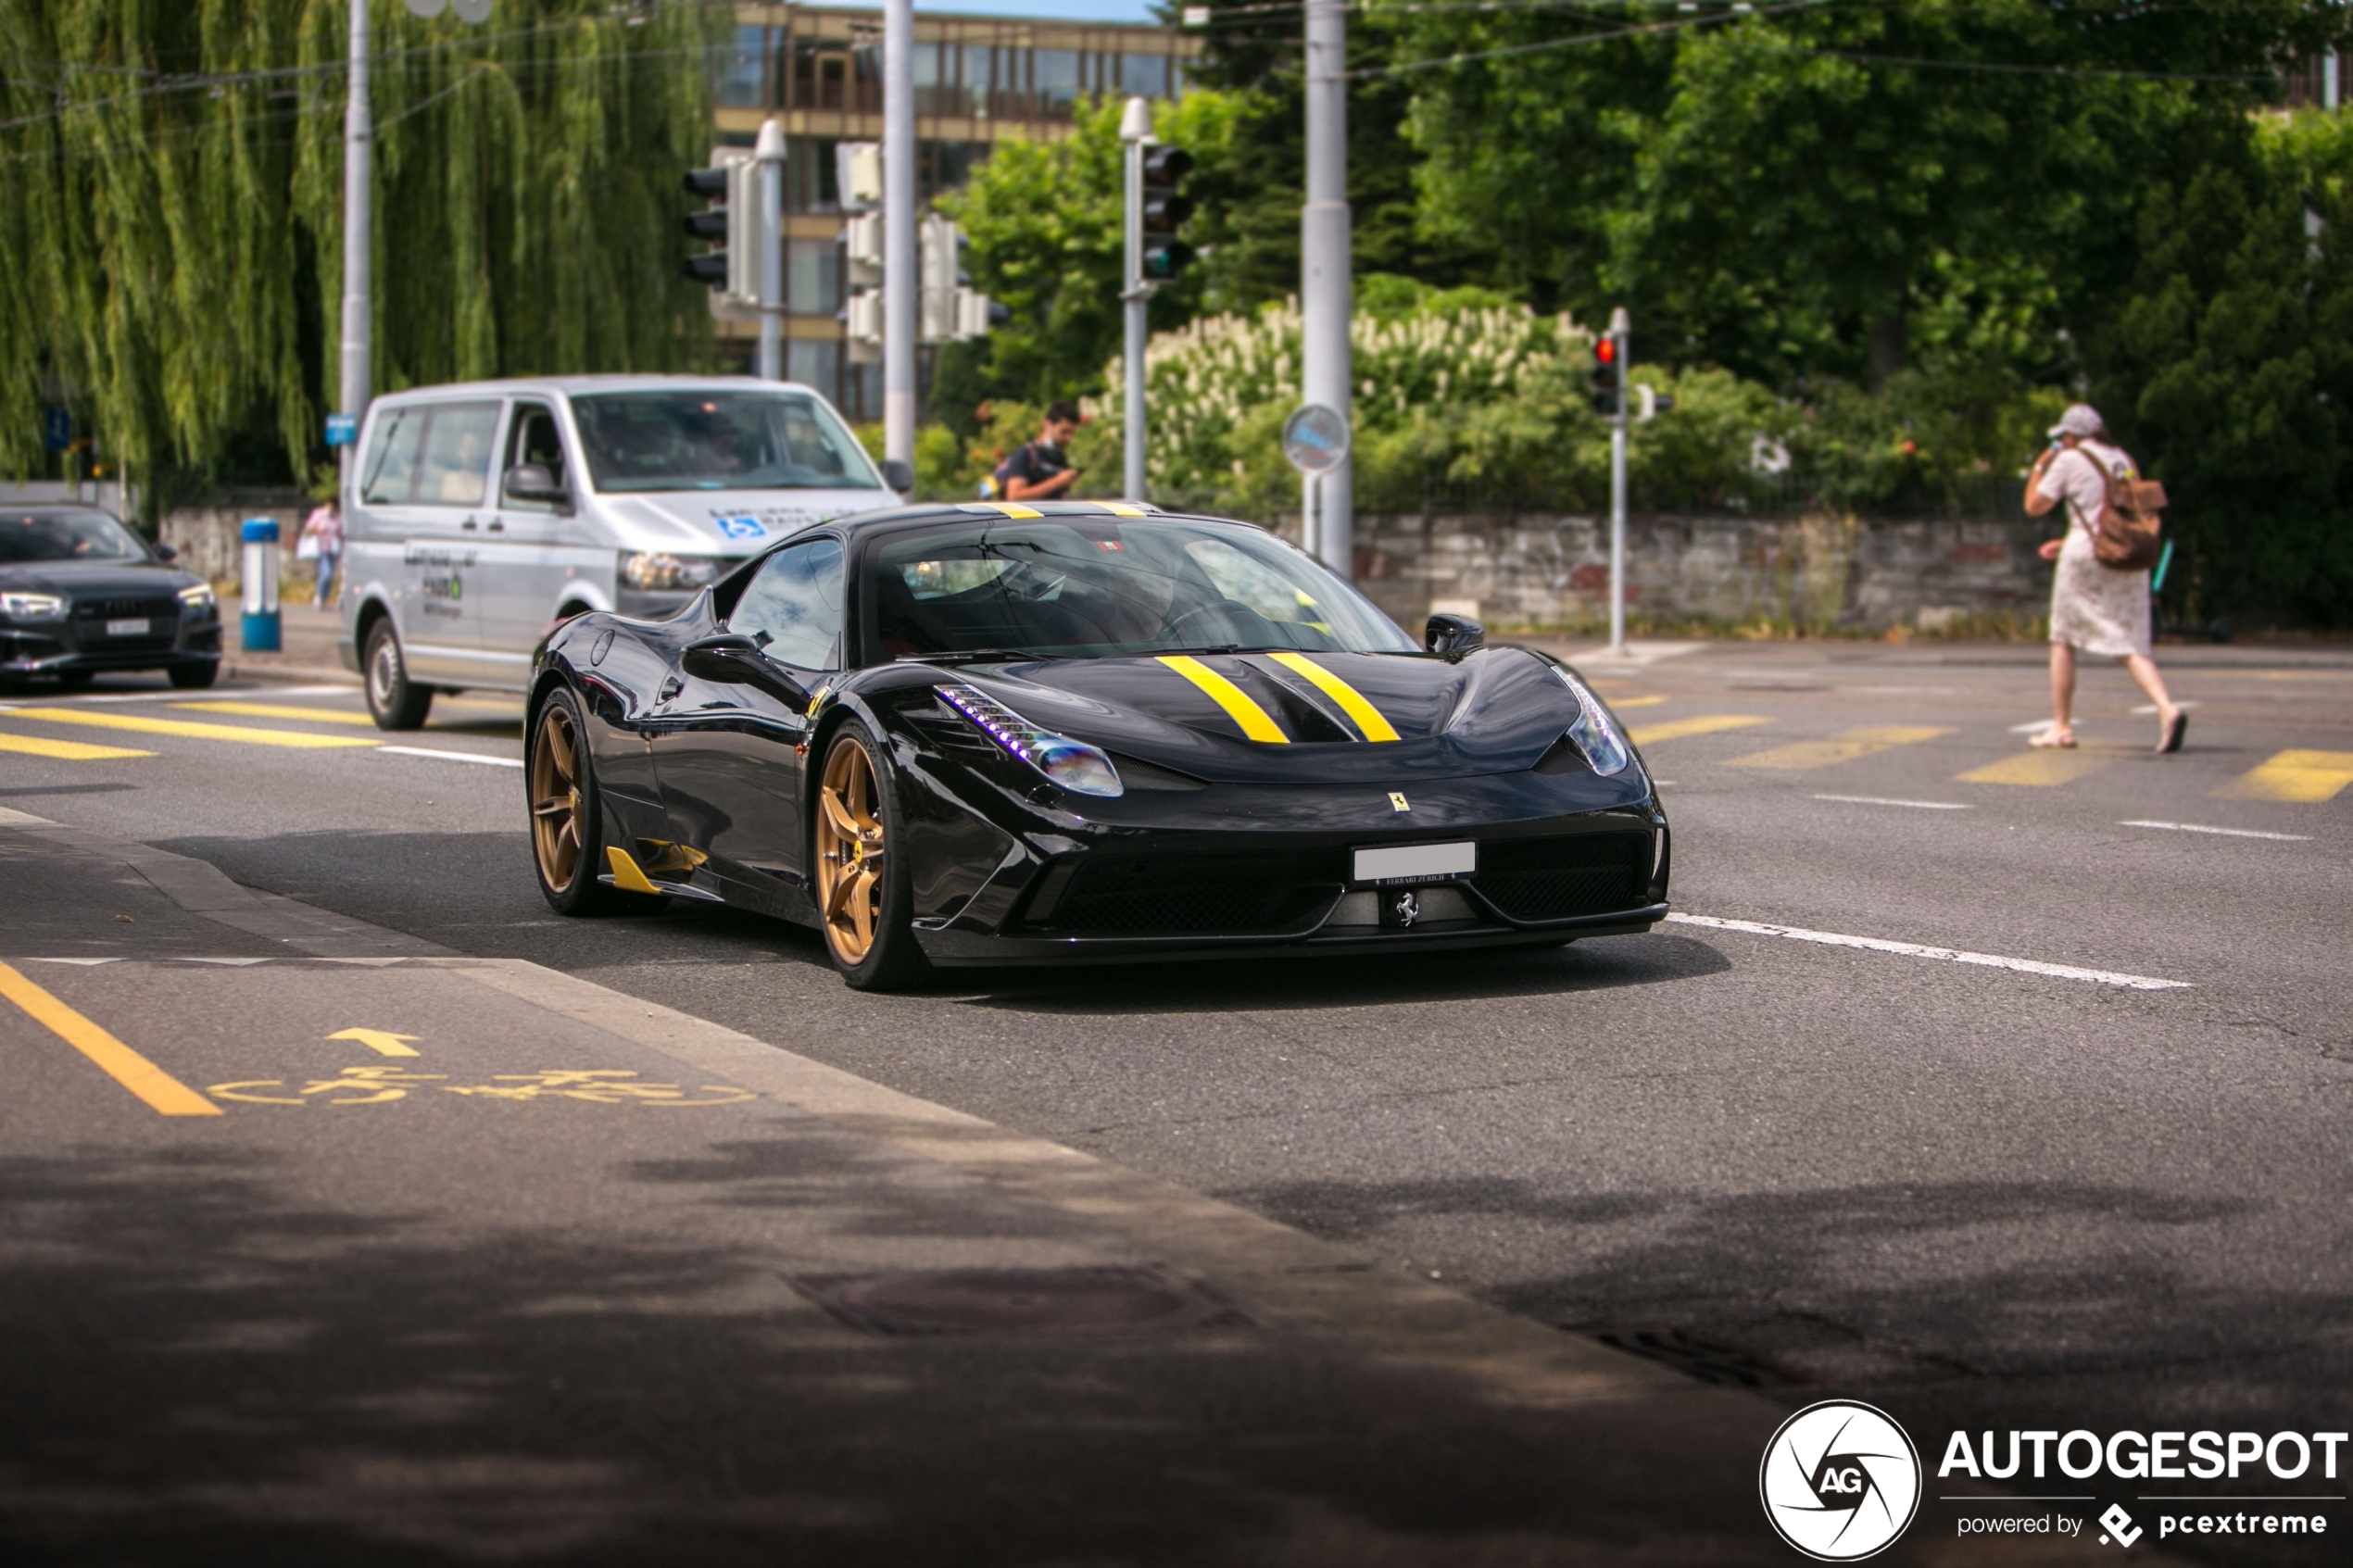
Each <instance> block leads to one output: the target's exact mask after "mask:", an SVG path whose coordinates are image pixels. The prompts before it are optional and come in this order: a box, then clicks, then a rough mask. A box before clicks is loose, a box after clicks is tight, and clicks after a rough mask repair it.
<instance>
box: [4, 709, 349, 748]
mask: <svg viewBox="0 0 2353 1568" xmlns="http://www.w3.org/2000/svg"><path fill="white" fill-rule="evenodd" d="M7 714H8V717H10V718H12V719H37V720H39V721H41V722H43V723H44V724H87V725H89V726H90V727H92V728H93V729H99V730H137V731H139V732H140V733H142V734H150V735H184V736H186V737H187V738H189V739H190V740H231V741H237V742H241V743H242V744H244V745H246V746H296V747H299V748H303V749H308V750H318V749H321V748H323V747H326V746H379V745H382V744H383V743H382V742H380V741H372V740H361V739H359V737H357V736H355V735H310V734H303V733H302V732H300V731H298V730H255V729H248V728H246V727H245V725H242V724H195V723H190V722H189V721H187V720H185V719H146V718H142V717H140V716H138V715H136V714H131V713H97V712H93V711H91V710H90V709H82V708H12V709H8V710H7Z"/></svg>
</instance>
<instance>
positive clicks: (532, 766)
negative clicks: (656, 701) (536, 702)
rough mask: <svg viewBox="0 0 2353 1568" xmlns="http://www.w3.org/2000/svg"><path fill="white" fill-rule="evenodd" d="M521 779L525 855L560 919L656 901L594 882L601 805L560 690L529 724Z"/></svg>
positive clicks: (601, 851) (641, 907) (599, 859)
mask: <svg viewBox="0 0 2353 1568" xmlns="http://www.w3.org/2000/svg"><path fill="white" fill-rule="evenodd" d="M529 734H530V751H529V753H528V754H527V755H526V756H525V757H524V759H523V778H524V780H525V781H526V783H527V784H528V785H529V788H530V791H531V796H530V799H531V849H532V858H533V859H534V861H535V863H536V864H537V866H538V870H539V891H540V892H541V893H542V894H544V895H545V896H546V897H547V902H548V903H549V904H551V905H553V906H554V907H555V910H556V912H557V913H558V914H560V915H603V914H620V913H623V912H629V911H639V912H642V911H649V910H652V909H659V908H660V907H661V900H660V899H658V898H649V897H646V896H644V895H643V894H632V893H623V892H621V891H619V890H618V889H616V888H613V887H610V886H608V885H607V884H604V883H601V882H598V880H597V878H598V874H599V873H601V872H603V870H604V865H605V822H604V801H603V799H602V798H601V797H600V796H599V795H598V790H597V770H596V763H595V761H594V759H593V758H592V757H591V754H590V752H589V749H588V732H587V727H586V725H585V724H584V723H583V722H582V721H581V714H580V703H579V701H578V699H577V698H575V697H574V696H573V695H572V693H570V692H569V691H566V690H563V689H561V688H558V689H557V690H555V691H553V692H550V693H549V694H548V695H547V701H546V702H545V703H543V704H541V705H540V709H539V712H538V715H537V717H536V718H535V719H534V720H533V721H532V724H531V729H530V732H529Z"/></svg>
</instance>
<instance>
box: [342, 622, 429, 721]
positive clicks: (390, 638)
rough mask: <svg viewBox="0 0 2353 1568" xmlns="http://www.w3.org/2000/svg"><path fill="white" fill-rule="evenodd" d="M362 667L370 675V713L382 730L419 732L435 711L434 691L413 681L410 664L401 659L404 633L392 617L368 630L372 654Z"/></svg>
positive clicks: (368, 652) (369, 646)
mask: <svg viewBox="0 0 2353 1568" xmlns="http://www.w3.org/2000/svg"><path fill="white" fill-rule="evenodd" d="M360 668H361V669H363V670H365V671H367V675H368V712H369V715H370V717H371V718H373V719H374V720H375V721H376V728H378V729H380V730H418V729H422V728H423V727H424V722H425V715H426V714H427V713H429V712H431V711H432V710H433V688H432V687H431V686H421V685H419V684H416V683H415V682H414V681H411V680H410V679H409V661H408V660H407V659H404V658H403V657H401V652H400V633H397V632H396V631H394V630H393V628H392V620H391V618H390V617H389V616H387V617H386V618H384V620H382V621H377V622H376V623H375V625H374V626H372V627H371V628H370V629H369V631H368V651H367V654H366V657H365V658H364V659H362V660H361V664H360Z"/></svg>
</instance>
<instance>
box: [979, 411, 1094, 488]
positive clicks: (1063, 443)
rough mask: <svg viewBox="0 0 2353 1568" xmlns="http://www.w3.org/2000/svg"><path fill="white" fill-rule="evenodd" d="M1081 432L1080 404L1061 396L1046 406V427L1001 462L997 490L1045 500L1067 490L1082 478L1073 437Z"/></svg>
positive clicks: (998, 466) (998, 470) (998, 467)
mask: <svg viewBox="0 0 2353 1568" xmlns="http://www.w3.org/2000/svg"><path fill="white" fill-rule="evenodd" d="M1076 433H1078V409H1077V407H1076V405H1074V404H1072V403H1071V402H1069V401H1068V400H1067V399H1057V400H1056V401H1054V402H1052V403H1050V404H1048V405H1047V407H1046V428H1045V429H1044V430H1043V431H1042V432H1040V433H1038V439H1037V440H1035V441H1025V442H1024V443H1022V444H1021V445H1020V446H1018V447H1017V448H1015V449H1014V451H1013V456H1012V457H1010V458H1006V459H1005V460H1004V461H1003V462H1001V463H1000V464H998V465H997V494H998V495H999V496H1000V498H1001V499H1004V500H1007V501H1044V500H1051V499H1052V498H1053V497H1055V496H1059V495H1063V494H1064V493H1066V492H1067V491H1068V490H1069V489H1070V487H1071V484H1072V483H1074V482H1075V481H1076V479H1077V478H1078V470H1076V469H1075V468H1072V467H1071V466H1070V457H1069V452H1068V447H1069V445H1070V438H1071V437H1072V436H1073V435H1076Z"/></svg>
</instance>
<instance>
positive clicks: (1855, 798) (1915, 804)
mask: <svg viewBox="0 0 2353 1568" xmlns="http://www.w3.org/2000/svg"><path fill="white" fill-rule="evenodd" d="M1814 798H1815V799H1817V800H1836V801H1840V802H1843V804H1845V805H1848V806H1909V807H1910V808H1912V809H1914V810H1916V811H1968V810H1972V809H1974V808H1973V807H1969V806H1966V805H1963V804H1962V803H1960V802H1959V801H1957V800H1890V799H1888V798H1887V797H1885V796H1882V795H1818V796H1816V797H1814Z"/></svg>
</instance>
